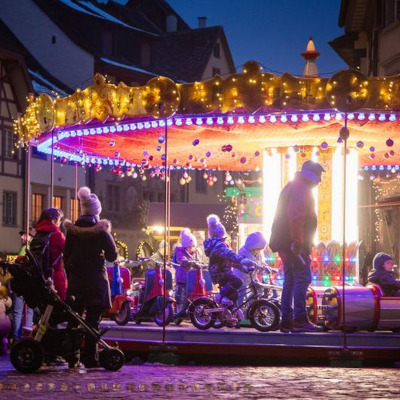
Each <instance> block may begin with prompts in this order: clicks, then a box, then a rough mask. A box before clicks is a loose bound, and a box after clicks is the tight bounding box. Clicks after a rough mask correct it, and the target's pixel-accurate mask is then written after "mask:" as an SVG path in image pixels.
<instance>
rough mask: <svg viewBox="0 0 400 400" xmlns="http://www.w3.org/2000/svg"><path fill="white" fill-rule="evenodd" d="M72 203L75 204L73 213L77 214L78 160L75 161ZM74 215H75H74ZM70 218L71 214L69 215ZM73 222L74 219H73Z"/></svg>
mask: <svg viewBox="0 0 400 400" xmlns="http://www.w3.org/2000/svg"><path fill="white" fill-rule="evenodd" d="M74 205H75V207H74V208H75V214H76V215H79V213H78V162H77V161H75V197H74ZM74 216H75V215H74ZM71 219H72V215H71ZM73 222H75V221H73Z"/></svg>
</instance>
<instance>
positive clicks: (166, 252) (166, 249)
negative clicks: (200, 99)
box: [162, 120, 170, 344]
mask: <svg viewBox="0 0 400 400" xmlns="http://www.w3.org/2000/svg"><path fill="white" fill-rule="evenodd" d="M164 135H165V141H164V150H165V159H164V163H165V167H164V172H165V175H164V189H165V204H164V265H163V281H164V296H163V321H165V295H166V292H167V279H166V278H167V256H169V212H170V211H169V210H170V192H169V167H168V124H167V120H165V128H164ZM162 332H163V333H162V342H163V344H164V343H165V335H166V332H165V324H163V330H162Z"/></svg>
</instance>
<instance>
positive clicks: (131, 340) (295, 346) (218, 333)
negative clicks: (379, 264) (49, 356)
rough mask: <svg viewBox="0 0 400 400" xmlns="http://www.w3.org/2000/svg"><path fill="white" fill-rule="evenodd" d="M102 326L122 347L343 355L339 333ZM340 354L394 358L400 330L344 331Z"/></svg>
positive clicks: (398, 354)
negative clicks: (344, 348) (344, 350)
mask: <svg viewBox="0 0 400 400" xmlns="http://www.w3.org/2000/svg"><path fill="white" fill-rule="evenodd" d="M101 328H108V331H107V332H106V333H105V335H104V336H103V337H104V339H106V340H107V341H108V342H109V343H113V342H118V345H119V347H120V349H121V350H123V351H124V352H126V353H133V354H135V353H137V354H141V355H149V354H152V353H157V352H159V353H165V352H168V353H172V354H175V355H177V356H183V357H187V358H189V359H190V358H191V357H195V358H202V357H203V358H205V359H206V358H207V357H220V358H222V359H223V358H224V357H241V358H242V359H243V361H244V362H246V358H247V360H248V361H249V362H250V360H251V361H255V360H259V361H261V360H262V359H264V360H266V359H268V360H281V361H282V360H285V359H286V360H288V361H289V360H295V359H299V360H301V359H303V360H319V361H323V360H326V361H329V360H335V359H340V358H342V357H343V351H342V350H343V343H344V337H343V333H342V332H339V331H329V332H323V333H281V332H279V331H274V332H265V333H263V332H258V331H256V330H254V329H252V328H241V329H229V328H222V329H210V330H206V331H200V330H198V329H196V328H193V326H192V325H191V324H190V323H185V322H183V323H182V324H181V325H180V326H176V325H173V324H172V325H169V326H167V328H166V330H165V340H164V341H163V330H162V328H161V327H158V326H155V325H154V324H152V323H150V322H149V323H142V324H141V325H136V324H135V323H133V322H130V323H129V324H127V325H126V326H118V325H116V324H115V323H114V322H112V321H103V323H102V325H101ZM346 338H347V346H346V349H347V351H346V352H345V353H346V354H345V358H346V357H347V358H348V359H353V360H359V361H362V362H366V361H375V362H380V363H385V362H394V361H399V360H400V335H399V334H397V333H396V334H395V333H392V332H383V331H382V332H372V333H370V332H357V333H351V334H347V335H346Z"/></svg>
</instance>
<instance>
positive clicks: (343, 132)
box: [340, 113, 349, 351]
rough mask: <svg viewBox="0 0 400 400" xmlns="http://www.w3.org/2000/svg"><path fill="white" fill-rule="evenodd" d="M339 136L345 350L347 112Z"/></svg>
mask: <svg viewBox="0 0 400 400" xmlns="http://www.w3.org/2000/svg"><path fill="white" fill-rule="evenodd" d="M340 137H341V139H342V140H343V177H342V182H343V197H342V207H343V219H342V225H343V238H342V292H343V301H342V311H343V351H347V350H348V348H347V329H346V187H347V179H346V167H347V139H348V138H349V130H348V129H347V113H345V114H344V127H343V128H342V129H341V130H340Z"/></svg>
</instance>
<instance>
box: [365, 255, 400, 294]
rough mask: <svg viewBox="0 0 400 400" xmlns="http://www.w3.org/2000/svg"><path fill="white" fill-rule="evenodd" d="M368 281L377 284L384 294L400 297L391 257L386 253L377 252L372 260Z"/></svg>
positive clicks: (399, 288) (399, 282) (399, 286)
mask: <svg viewBox="0 0 400 400" xmlns="http://www.w3.org/2000/svg"><path fill="white" fill-rule="evenodd" d="M372 265H373V268H372V271H371V272H370V273H369V274H368V282H371V283H376V284H377V285H379V286H380V287H381V288H382V290H383V293H384V295H385V296H396V297H400V280H399V279H396V278H395V277H394V273H393V267H394V263H393V258H392V257H391V256H390V255H389V254H386V253H378V254H377V255H376V256H375V257H374V260H373V262H372Z"/></svg>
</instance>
